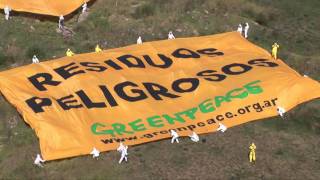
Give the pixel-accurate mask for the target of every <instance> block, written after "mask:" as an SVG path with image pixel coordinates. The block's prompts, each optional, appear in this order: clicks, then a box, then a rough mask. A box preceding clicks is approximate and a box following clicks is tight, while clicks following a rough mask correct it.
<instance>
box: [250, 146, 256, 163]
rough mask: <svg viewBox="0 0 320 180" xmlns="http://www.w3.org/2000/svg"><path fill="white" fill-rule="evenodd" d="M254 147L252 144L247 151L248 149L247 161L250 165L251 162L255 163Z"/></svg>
mask: <svg viewBox="0 0 320 180" xmlns="http://www.w3.org/2000/svg"><path fill="white" fill-rule="evenodd" d="M256 148H257V147H256V145H254V143H252V144H251V145H250V146H249V149H250V152H249V161H250V162H251V163H252V162H255V161H256Z"/></svg>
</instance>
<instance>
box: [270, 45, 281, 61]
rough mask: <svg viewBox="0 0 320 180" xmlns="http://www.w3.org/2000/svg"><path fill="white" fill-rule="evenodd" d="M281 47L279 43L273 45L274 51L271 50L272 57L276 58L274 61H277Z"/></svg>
mask: <svg viewBox="0 0 320 180" xmlns="http://www.w3.org/2000/svg"><path fill="white" fill-rule="evenodd" d="M279 47H280V46H279V45H278V44H277V43H274V44H273V45H272V50H271V56H272V57H273V58H274V59H277V54H278V48H279Z"/></svg>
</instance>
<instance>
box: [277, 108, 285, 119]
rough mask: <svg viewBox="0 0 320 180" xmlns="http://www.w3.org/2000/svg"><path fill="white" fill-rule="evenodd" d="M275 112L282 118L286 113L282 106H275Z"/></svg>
mask: <svg viewBox="0 0 320 180" xmlns="http://www.w3.org/2000/svg"><path fill="white" fill-rule="evenodd" d="M277 112H278V114H279V115H280V116H281V118H283V119H284V114H285V113H286V110H285V109H284V108H283V107H280V106H278V107H277Z"/></svg>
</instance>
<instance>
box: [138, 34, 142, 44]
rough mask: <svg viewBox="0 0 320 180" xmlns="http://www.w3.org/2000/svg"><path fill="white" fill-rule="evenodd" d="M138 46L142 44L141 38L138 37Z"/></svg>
mask: <svg viewBox="0 0 320 180" xmlns="http://www.w3.org/2000/svg"><path fill="white" fill-rule="evenodd" d="M137 44H142V39H141V36H139V37H138V39H137Z"/></svg>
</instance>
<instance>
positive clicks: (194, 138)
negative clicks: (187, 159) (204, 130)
mask: <svg viewBox="0 0 320 180" xmlns="http://www.w3.org/2000/svg"><path fill="white" fill-rule="evenodd" d="M189 137H190V139H191V141H193V142H199V136H198V134H197V133H195V132H194V131H193V132H192V134H191V135H189Z"/></svg>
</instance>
